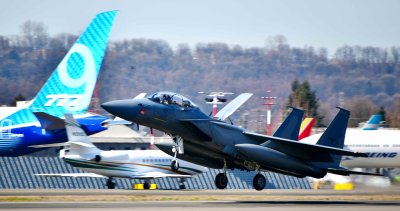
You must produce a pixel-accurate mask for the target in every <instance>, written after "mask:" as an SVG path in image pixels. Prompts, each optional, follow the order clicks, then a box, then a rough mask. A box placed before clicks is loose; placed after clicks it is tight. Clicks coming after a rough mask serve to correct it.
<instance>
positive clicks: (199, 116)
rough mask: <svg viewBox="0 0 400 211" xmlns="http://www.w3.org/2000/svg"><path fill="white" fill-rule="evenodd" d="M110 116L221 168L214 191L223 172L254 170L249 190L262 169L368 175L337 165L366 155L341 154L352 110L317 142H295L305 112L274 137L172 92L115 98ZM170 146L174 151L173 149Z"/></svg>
mask: <svg viewBox="0 0 400 211" xmlns="http://www.w3.org/2000/svg"><path fill="white" fill-rule="evenodd" d="M102 107H103V108H104V109H105V110H106V111H108V112H110V113H111V114H113V115H116V116H118V117H121V118H123V119H125V120H128V121H132V122H135V123H137V124H140V125H144V126H148V127H152V128H155V129H157V130H160V131H163V132H165V133H167V134H169V135H170V136H171V137H172V138H173V140H174V143H175V144H174V145H173V146H170V147H167V148H166V147H163V146H160V145H158V147H159V148H160V149H161V150H163V151H164V152H166V153H168V154H170V155H172V156H174V158H173V159H172V161H171V168H172V169H173V170H177V169H178V168H179V163H178V162H177V160H176V158H179V159H182V160H186V161H189V162H193V163H196V164H199V165H202V166H206V167H209V168H216V169H223V173H220V174H218V175H217V176H216V178H215V184H216V186H217V188H219V189H224V188H226V186H227V184H228V178H227V176H226V171H227V169H241V170H247V171H256V176H255V177H254V180H253V186H254V188H255V189H256V190H262V189H263V188H264V187H265V184H266V180H265V177H264V176H263V175H262V174H260V171H273V172H277V173H281V174H286V175H291V176H296V177H300V178H301V177H306V176H310V177H314V178H322V177H324V176H325V175H326V174H327V173H328V172H329V173H334V174H339V175H350V174H368V173H363V172H355V171H351V170H348V169H345V168H342V167H340V161H341V157H342V156H354V157H367V155H366V154H364V153H356V152H352V151H348V150H343V144H344V136H345V133H346V127H347V122H348V118H349V116H350V112H349V111H347V110H345V109H342V108H339V112H338V114H337V115H336V117H335V118H334V120H333V121H332V122H331V124H330V125H329V127H328V128H327V129H326V131H325V132H324V134H323V135H322V136H321V138H320V139H319V141H318V143H317V144H315V145H314V144H306V143H301V142H298V141H297V139H298V134H299V128H300V124H301V120H302V117H303V113H304V112H303V111H302V110H299V109H296V108H292V111H291V113H290V114H289V116H288V117H287V118H286V119H285V121H284V122H283V123H282V125H281V126H280V127H279V128H278V130H277V131H276V132H275V133H274V135H273V136H267V135H263V134H258V133H254V132H250V131H248V130H246V129H243V128H241V127H238V126H235V125H232V124H230V123H226V122H223V121H221V120H218V119H213V118H211V117H210V116H208V115H206V114H205V113H203V112H202V111H200V109H199V108H198V107H197V106H196V105H195V104H194V103H193V102H191V101H190V100H189V99H187V98H185V97H183V96H182V95H179V94H176V93H172V92H158V93H155V94H152V95H151V96H149V97H147V98H142V99H129V100H117V101H111V102H107V103H104V104H102ZM171 148H172V150H171Z"/></svg>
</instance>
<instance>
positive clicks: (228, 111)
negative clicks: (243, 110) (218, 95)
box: [215, 93, 253, 121]
mask: <svg viewBox="0 0 400 211" xmlns="http://www.w3.org/2000/svg"><path fill="white" fill-rule="evenodd" d="M251 96H253V94H252V93H243V94H240V95H239V96H237V97H236V98H235V99H233V100H232V101H231V102H230V103H228V105H226V106H225V107H224V108H222V109H221V110H220V111H219V112H218V113H217V114H216V115H215V117H216V118H217V119H219V120H221V121H224V120H225V119H226V118H228V117H230V116H231V115H232V114H233V113H234V112H235V111H236V110H237V109H238V108H239V107H240V106H242V105H243V104H244V103H245V102H246V101H247V100H248V99H250V97H251Z"/></svg>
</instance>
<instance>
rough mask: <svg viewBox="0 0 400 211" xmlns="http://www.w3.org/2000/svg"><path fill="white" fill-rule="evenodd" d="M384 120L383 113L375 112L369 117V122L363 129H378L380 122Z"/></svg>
mask: <svg viewBox="0 0 400 211" xmlns="http://www.w3.org/2000/svg"><path fill="white" fill-rule="evenodd" d="M381 121H382V115H380V114H375V115H372V116H371V118H369V120H368V122H367V123H365V125H364V126H363V127H362V129H363V130H378V128H379V124H380V123H381Z"/></svg>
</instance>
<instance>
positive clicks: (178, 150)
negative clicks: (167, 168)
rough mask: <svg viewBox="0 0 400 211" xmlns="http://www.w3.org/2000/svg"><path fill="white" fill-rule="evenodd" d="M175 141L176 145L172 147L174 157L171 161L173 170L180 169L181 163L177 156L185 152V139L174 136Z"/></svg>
mask: <svg viewBox="0 0 400 211" xmlns="http://www.w3.org/2000/svg"><path fill="white" fill-rule="evenodd" d="M173 141H174V142H175V145H174V146H173V147H172V152H173V153H174V158H173V159H172V161H171V170H172V171H175V172H176V171H178V170H179V163H178V160H177V159H176V156H177V155H178V153H179V154H183V152H184V151H183V139H182V137H179V136H174V137H173Z"/></svg>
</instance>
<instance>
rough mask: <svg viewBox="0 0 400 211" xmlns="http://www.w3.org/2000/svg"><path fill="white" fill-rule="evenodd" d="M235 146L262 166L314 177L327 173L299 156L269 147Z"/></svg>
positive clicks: (253, 145) (320, 176)
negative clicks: (298, 157) (292, 155)
mask: <svg viewBox="0 0 400 211" xmlns="http://www.w3.org/2000/svg"><path fill="white" fill-rule="evenodd" d="M235 147H236V149H238V150H239V152H240V153H242V154H243V155H245V156H246V157H248V158H249V159H250V160H252V161H255V162H257V163H258V164H260V165H261V166H263V165H265V166H269V167H272V168H275V169H279V170H281V171H285V172H290V173H295V174H301V175H305V176H311V177H314V178H322V177H324V176H325V175H326V171H325V170H323V169H321V168H318V167H314V166H311V165H309V164H307V163H305V162H303V161H301V160H299V159H297V158H294V157H291V156H288V155H286V154H284V153H282V152H279V151H276V150H273V149H271V148H268V147H263V146H259V145H255V144H237V145H235Z"/></svg>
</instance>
